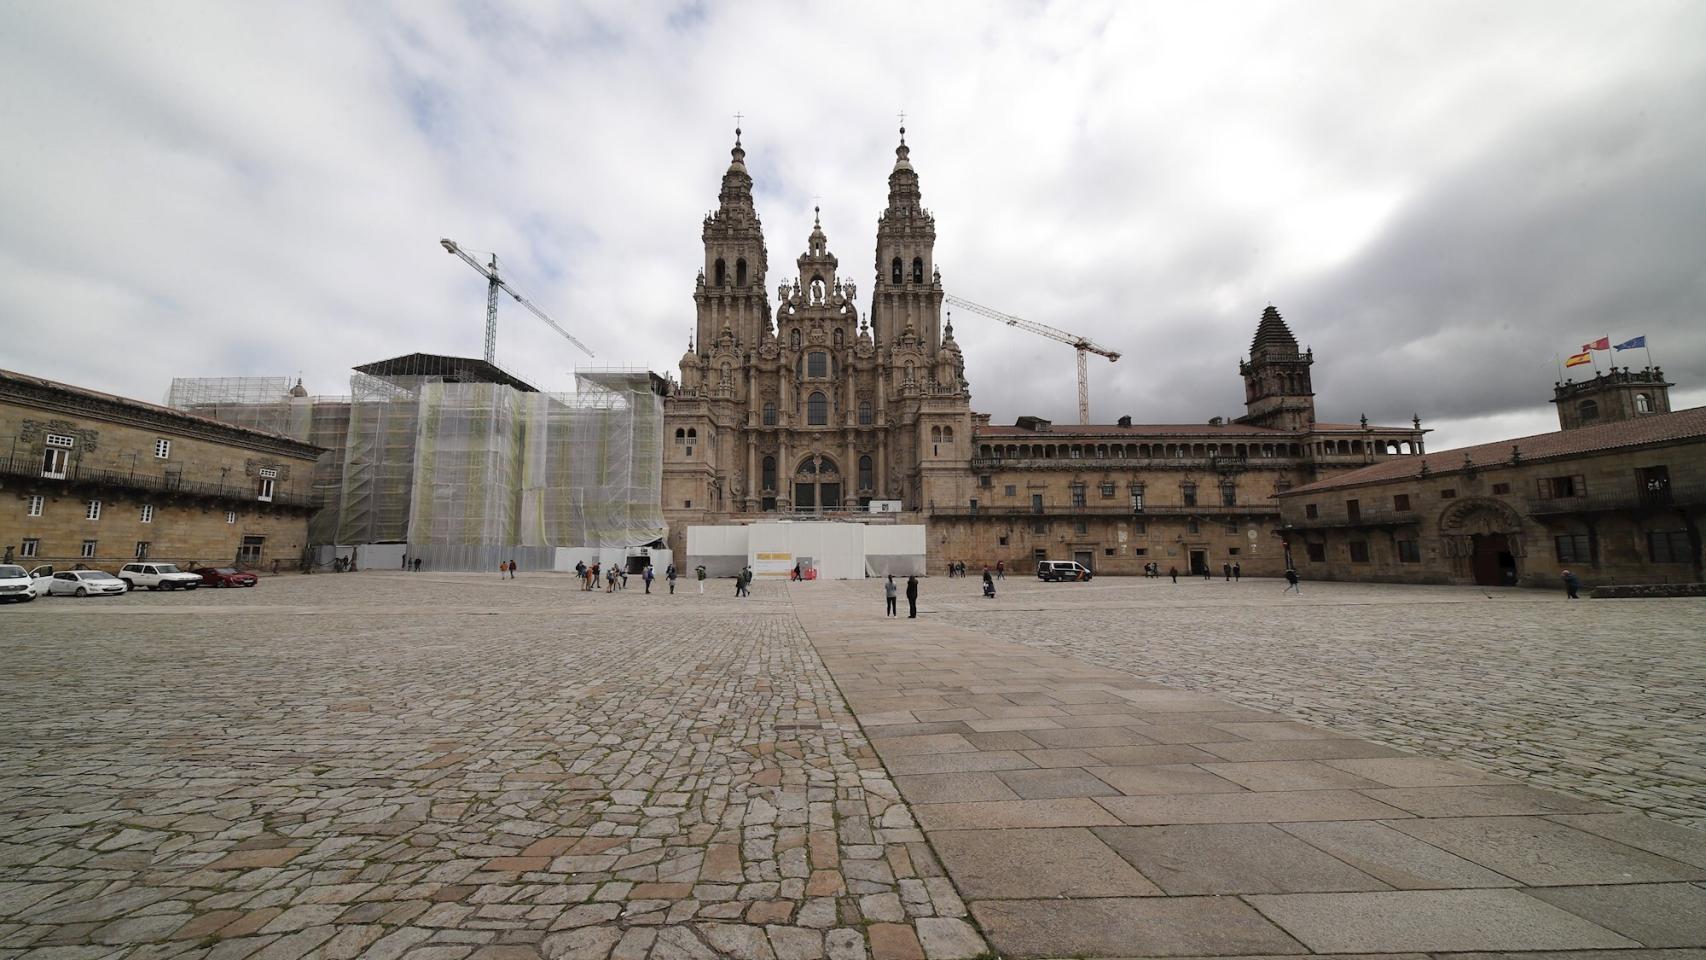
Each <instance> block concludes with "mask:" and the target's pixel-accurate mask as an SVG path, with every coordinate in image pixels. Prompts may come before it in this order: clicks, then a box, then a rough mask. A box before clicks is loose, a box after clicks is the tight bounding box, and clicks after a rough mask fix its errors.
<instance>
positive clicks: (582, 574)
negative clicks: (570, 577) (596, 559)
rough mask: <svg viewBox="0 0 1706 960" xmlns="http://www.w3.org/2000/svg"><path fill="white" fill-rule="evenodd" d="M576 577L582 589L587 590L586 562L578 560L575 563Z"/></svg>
mask: <svg viewBox="0 0 1706 960" xmlns="http://www.w3.org/2000/svg"><path fill="white" fill-rule="evenodd" d="M575 576H576V577H578V578H579V579H580V582H581V589H582V590H585V589H586V561H585V560H576V561H575Z"/></svg>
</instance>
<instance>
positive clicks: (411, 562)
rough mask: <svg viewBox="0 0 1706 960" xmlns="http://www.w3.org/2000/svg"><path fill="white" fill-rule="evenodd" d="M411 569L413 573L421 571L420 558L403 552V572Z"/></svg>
mask: <svg viewBox="0 0 1706 960" xmlns="http://www.w3.org/2000/svg"><path fill="white" fill-rule="evenodd" d="M411 570H413V571H414V572H415V573H420V572H421V558H420V557H411V556H409V555H408V554H406V553H405V554H403V572H404V573H408V572H409V571H411Z"/></svg>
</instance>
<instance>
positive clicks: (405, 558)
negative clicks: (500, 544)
mask: <svg viewBox="0 0 1706 960" xmlns="http://www.w3.org/2000/svg"><path fill="white" fill-rule="evenodd" d="M11 559H12V558H11V557H10V556H8V557H7V558H6V560H7V562H8V563H10V562H11ZM403 569H404V570H408V569H409V555H408V554H406V553H405V554H403Z"/></svg>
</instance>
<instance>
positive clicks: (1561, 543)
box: [1552, 533, 1593, 563]
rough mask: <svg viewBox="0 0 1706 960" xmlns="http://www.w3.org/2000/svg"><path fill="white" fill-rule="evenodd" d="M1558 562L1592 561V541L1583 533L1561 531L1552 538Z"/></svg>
mask: <svg viewBox="0 0 1706 960" xmlns="http://www.w3.org/2000/svg"><path fill="white" fill-rule="evenodd" d="M1552 540H1553V543H1554V545H1555V546H1556V547H1557V550H1558V562H1560V563H1592V562H1593V541H1592V540H1591V538H1589V537H1588V535H1587V534H1585V533H1563V534H1559V535H1558V536H1556V537H1553V538H1552Z"/></svg>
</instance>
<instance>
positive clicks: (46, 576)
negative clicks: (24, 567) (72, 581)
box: [30, 563, 53, 597]
mask: <svg viewBox="0 0 1706 960" xmlns="http://www.w3.org/2000/svg"><path fill="white" fill-rule="evenodd" d="M52 585H53V564H51V563H44V564H42V565H41V566H39V567H33V568H31V569H30V593H32V594H35V595H36V596H38V597H45V596H47V595H48V589H47V588H48V587H50V586H52Z"/></svg>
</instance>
